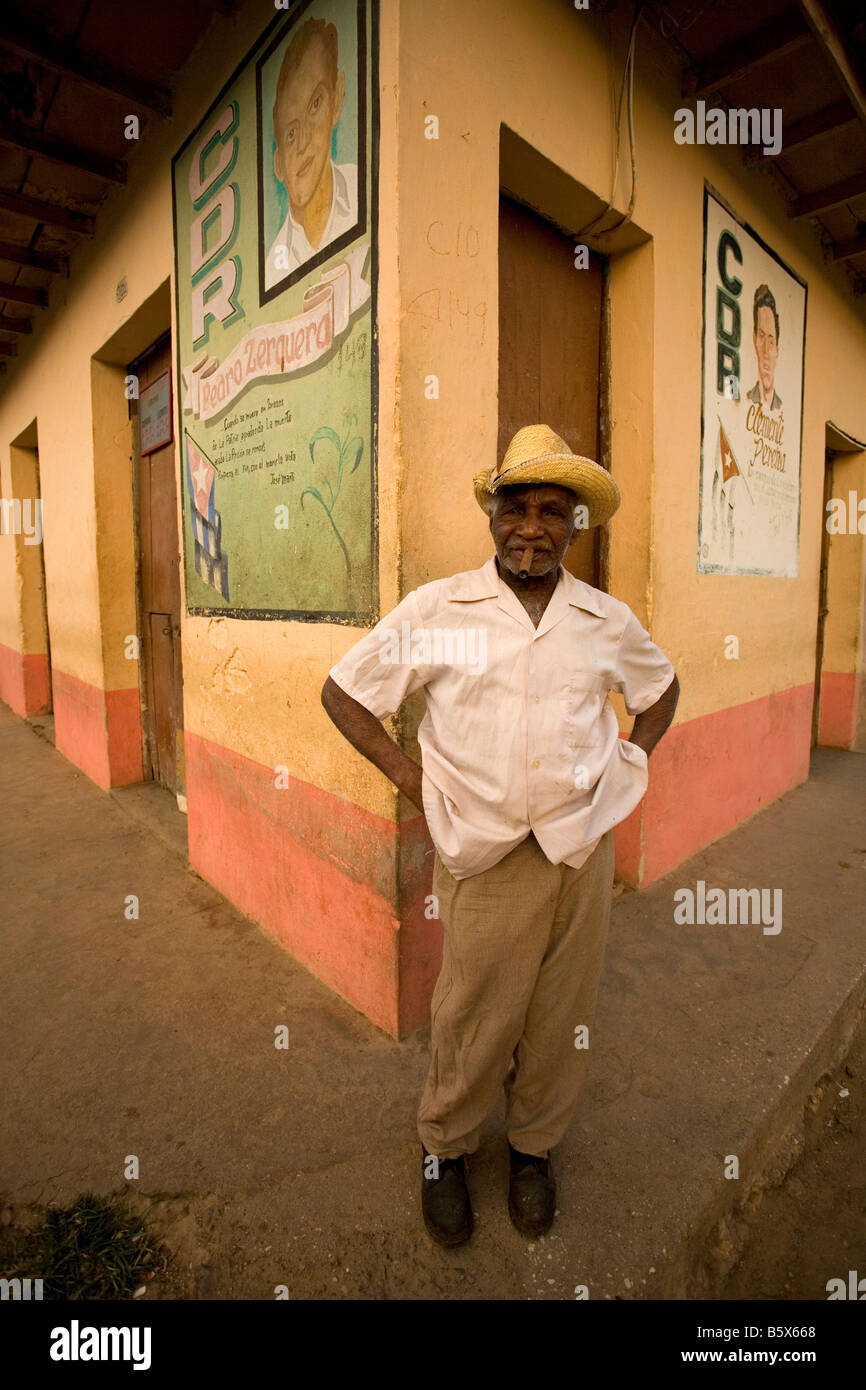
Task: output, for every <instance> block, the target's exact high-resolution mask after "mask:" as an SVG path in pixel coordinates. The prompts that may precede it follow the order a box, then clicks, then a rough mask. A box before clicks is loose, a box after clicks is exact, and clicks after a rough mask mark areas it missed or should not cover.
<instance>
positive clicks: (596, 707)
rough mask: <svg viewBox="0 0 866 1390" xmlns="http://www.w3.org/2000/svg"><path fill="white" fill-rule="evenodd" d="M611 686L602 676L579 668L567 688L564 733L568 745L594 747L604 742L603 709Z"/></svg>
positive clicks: (572, 746)
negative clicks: (565, 726)
mask: <svg viewBox="0 0 866 1390" xmlns="http://www.w3.org/2000/svg"><path fill="white" fill-rule="evenodd" d="M609 689H610V687H609V685H608V682H607V681H606V680H605V679H604V677H602V676H594V675H592V673H591V672H580V673H578V674H577V675H574V676H572V677H571V678H570V679H569V681H568V683H567V689H566V708H567V737H568V744H569V747H570V748H597V747H599V746H600V745H601V744H602V743H603V742H604V738H603V730H602V710H603V708H604V704H605V701H606V699H607V695H608V691H609Z"/></svg>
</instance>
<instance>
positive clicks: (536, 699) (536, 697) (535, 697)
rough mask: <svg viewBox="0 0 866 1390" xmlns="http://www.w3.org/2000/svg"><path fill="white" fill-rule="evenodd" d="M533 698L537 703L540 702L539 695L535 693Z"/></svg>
mask: <svg viewBox="0 0 866 1390" xmlns="http://www.w3.org/2000/svg"><path fill="white" fill-rule="evenodd" d="M533 699H534V700H535V703H536V704H538V696H537V695H534V696H533Z"/></svg>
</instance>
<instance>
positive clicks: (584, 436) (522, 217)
mask: <svg viewBox="0 0 866 1390" xmlns="http://www.w3.org/2000/svg"><path fill="white" fill-rule="evenodd" d="M575 259H576V258H575V241H574V238H573V237H569V236H566V235H565V233H563V232H561V231H560V230H559V228H558V227H555V226H553V224H552V223H550V222H547V221H546V220H545V219H544V218H543V217H540V216H539V215H538V213H536V212H533V211H532V209H530V208H527V207H525V206H524V205H523V204H522V203H517V202H515V201H514V200H513V199H511V198H507V197H505V195H500V198H499V438H498V457H499V458H500V459H501V458H502V457H503V455H504V453H505V450H506V449H507V447H508V443H509V441H510V439H511V438H512V436H513V435H514V434H515V433H516V432H517V430H519V429H521V428H522V427H523V426H524V425H534V424H539V423H540V424H545V425H549V426H550V428H551V429H553V430H555V432H556V433H557V434H558V435H560V436H561V437H562V438H563V439H564V440H565V442H566V444H567V445H568V446H569V448H570V449H573V450H574V452H575V453H577V454H583V455H584V456H586V457H587V458H591V459H596V460H598V459H599V458H600V445H601V438H600V414H601V412H600V404H601V381H602V342H603V340H602V306H603V303H604V292H605V273H606V262H605V261H604V259H603V258H602V257H601V256H598V255H596V254H595V253H594V252H592V251H586V253H585V255H582V256H581V257H580V260H581V262H582V261H583V260H586V261H587V262H588V263H587V264H586V265H582V264H581V266H580V268H578V266H576V264H575ZM601 529H602V528H600V527H594V528H593V529H592V530H589V531H584V532H583V533H582V534H581V535H580V536H579V537H578V539H577V541H576V542H575V544H574V545H573V546H571V548H570V549H569V550H568V552H567V553H566V556H565V561H564V565H565V568H566V569H568V570H569V571H570V573H571V574H573V575H575V576H576V577H577V578H578V579H582V580H584V581H585V582H586V583H587V584H592V585H593V586H594V587H596V588H597V587H599V566H600V539H599V532H600V530H601Z"/></svg>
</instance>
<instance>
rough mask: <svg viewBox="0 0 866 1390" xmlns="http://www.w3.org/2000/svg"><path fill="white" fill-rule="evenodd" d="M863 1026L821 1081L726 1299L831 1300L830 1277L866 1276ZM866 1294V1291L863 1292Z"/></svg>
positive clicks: (754, 1226) (765, 1199)
mask: <svg viewBox="0 0 866 1390" xmlns="http://www.w3.org/2000/svg"><path fill="white" fill-rule="evenodd" d="M864 1078H866V1025H861V1027H860V1029H859V1031H858V1033H857V1036H856V1038H855V1039H854V1043H853V1045H852V1047H851V1051H850V1052H849V1054H848V1057H847V1059H846V1061H845V1062H844V1063H843V1064H842V1065H841V1066H839V1067H838V1068H836V1069H835V1070H834V1072H833V1074H832V1075H830V1076H826V1077H824V1078H823V1080H822V1085H821V1086H820V1087H818V1088H816V1090H815V1092H814V1094H813V1096H812V1099H811V1101H810V1105H809V1107H808V1112H807V1117H806V1124H805V1144H804V1148H803V1152H802V1153H801V1155H800V1158H799V1159H798V1160H797V1162H796V1163H795V1164H794V1166H793V1167H792V1168H791V1169H790V1170H789V1172H788V1174H787V1176H786V1177H785V1179H784V1181H783V1182H782V1183H781V1184H780V1185H779V1186H776V1187H771V1188H769V1189H768V1190H767V1191H766V1192H765V1193H764V1196H763V1200H762V1202H761V1204H760V1206H759V1207H758V1210H757V1212H756V1213H755V1215H754V1217H753V1218H752V1220H751V1222H750V1227H751V1230H750V1235H749V1240H748V1245H747V1246H746V1249H745V1251H744V1253H743V1256H742V1258H741V1259H740V1261H739V1263H738V1264H737V1265H736V1266H735V1268H734V1269H733V1270H732V1271H731V1274H730V1276H729V1277H728V1279H727V1281H726V1283H725V1285H724V1287H723V1288H722V1289H721V1290H720V1292H719V1295H718V1296H719V1297H720V1298H722V1299H735V1298H747V1299H780V1298H781V1299H826V1298H827V1297H828V1294H827V1281H828V1280H830V1279H844V1280H845V1282H846V1284H847V1282H848V1271H849V1270H851V1269H856V1270H857V1271H858V1278H864V1277H866V1106H864V1104H863V1080H864ZM864 1296H866V1295H864Z"/></svg>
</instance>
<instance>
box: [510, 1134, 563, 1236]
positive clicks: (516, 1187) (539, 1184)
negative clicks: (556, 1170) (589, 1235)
mask: <svg viewBox="0 0 866 1390" xmlns="http://www.w3.org/2000/svg"><path fill="white" fill-rule="evenodd" d="M508 1153H509V1159H510V1167H511V1173H510V1177H509V1182H508V1215H509V1216H510V1217H511V1220H512V1222H513V1223H514V1225H515V1226H516V1227H517V1229H518V1231H519V1232H520V1234H521V1235H523V1236H532V1237H533V1238H534V1237H535V1236H541V1235H544V1232H545V1231H548V1230H549V1229H550V1227H551V1226H552V1225H553V1218H554V1216H555V1215H556V1181H555V1179H554V1176H553V1168H552V1166H551V1162H550V1158H549V1157H548V1158H537V1157H536V1156H535V1154H525V1153H521V1152H520V1150H519V1149H514V1148H512V1146H511V1144H510V1143H509V1145H508Z"/></svg>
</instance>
